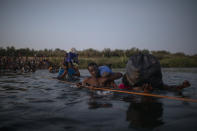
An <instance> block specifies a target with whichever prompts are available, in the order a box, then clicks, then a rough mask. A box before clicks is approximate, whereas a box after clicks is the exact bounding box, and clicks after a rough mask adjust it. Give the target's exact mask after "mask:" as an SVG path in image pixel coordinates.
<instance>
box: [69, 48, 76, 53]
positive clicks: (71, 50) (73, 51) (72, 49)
mask: <svg viewBox="0 0 197 131" xmlns="http://www.w3.org/2000/svg"><path fill="white" fill-rule="evenodd" d="M69 52H72V53H77V50H76V49H75V48H71V49H70V50H69Z"/></svg>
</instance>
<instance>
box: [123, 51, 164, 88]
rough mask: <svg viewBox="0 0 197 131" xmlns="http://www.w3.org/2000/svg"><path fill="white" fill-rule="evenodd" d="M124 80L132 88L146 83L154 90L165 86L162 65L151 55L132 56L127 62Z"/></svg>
mask: <svg viewBox="0 0 197 131" xmlns="http://www.w3.org/2000/svg"><path fill="white" fill-rule="evenodd" d="M123 79H126V80H127V83H128V85H129V86H131V87H133V86H142V85H143V84H145V83H147V84H150V85H151V86H152V87H153V88H159V87H161V86H162V85H163V82H162V73H161V66H160V63H159V61H158V60H157V59H156V57H154V56H153V55H151V54H143V53H138V54H134V55H133V56H131V57H130V58H129V60H128V62H127V65H126V73H125V76H124V77H123ZM123 82H124V80H123Z"/></svg>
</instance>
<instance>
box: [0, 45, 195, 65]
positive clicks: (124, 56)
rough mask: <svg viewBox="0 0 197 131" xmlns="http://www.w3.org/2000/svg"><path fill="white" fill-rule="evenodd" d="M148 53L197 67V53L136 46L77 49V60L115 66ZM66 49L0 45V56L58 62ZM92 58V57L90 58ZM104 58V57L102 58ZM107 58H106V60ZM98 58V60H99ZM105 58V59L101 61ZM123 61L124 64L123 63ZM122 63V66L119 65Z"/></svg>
mask: <svg viewBox="0 0 197 131" xmlns="http://www.w3.org/2000/svg"><path fill="white" fill-rule="evenodd" d="M139 52H142V53H150V54H152V55H154V56H155V57H156V58H158V59H159V60H160V63H161V65H162V67H197V54H194V55H186V54H184V53H183V52H177V53H171V52H169V51H165V50H159V51H149V50H147V49H143V50H140V49H138V48H135V47H133V48H130V49H126V50H122V49H115V50H111V49H110V48H105V49H103V50H101V51H99V50H96V49H93V48H89V49H85V50H80V51H78V55H79V60H80V61H81V62H82V63H85V64H84V66H83V67H85V66H86V65H87V62H88V61H92V60H98V62H99V63H101V64H102V63H104V64H105V62H107V61H108V62H109V61H110V62H111V64H112V65H113V64H116V65H114V66H115V67H122V66H125V63H126V61H127V60H128V58H129V57H130V56H132V55H133V54H135V53H139ZM65 53H66V51H65V50H62V49H59V48H56V49H54V50H53V49H44V50H34V49H29V48H20V49H16V48H15V47H13V46H11V47H9V46H8V47H6V48H2V47H0V56H1V57H2V56H9V57H14V56H15V57H17V56H23V57H24V56H25V57H35V56H36V57H49V58H56V59H55V61H56V62H57V63H58V62H59V60H57V58H59V59H60V58H61V59H62V57H64V55H65ZM92 58H93V59H92ZM102 58H104V59H102ZM106 59H107V60H106ZM99 60H100V61H99ZM103 60H105V61H103ZM123 63H124V64H123ZM120 65H122V66H120Z"/></svg>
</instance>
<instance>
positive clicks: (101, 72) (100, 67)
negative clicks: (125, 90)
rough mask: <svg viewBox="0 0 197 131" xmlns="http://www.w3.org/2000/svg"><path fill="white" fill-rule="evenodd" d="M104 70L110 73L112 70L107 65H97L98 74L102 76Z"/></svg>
mask: <svg viewBox="0 0 197 131" xmlns="http://www.w3.org/2000/svg"><path fill="white" fill-rule="evenodd" d="M105 72H107V73H109V74H111V73H112V70H111V69H110V68H109V67H108V66H99V74H100V76H103V74H104V73H105Z"/></svg>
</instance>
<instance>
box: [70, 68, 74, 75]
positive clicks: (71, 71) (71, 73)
mask: <svg viewBox="0 0 197 131" xmlns="http://www.w3.org/2000/svg"><path fill="white" fill-rule="evenodd" d="M73 74H75V70H74V69H73V68H68V75H71V76H72V75H73Z"/></svg>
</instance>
